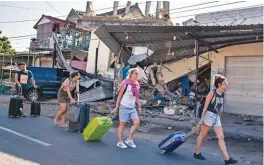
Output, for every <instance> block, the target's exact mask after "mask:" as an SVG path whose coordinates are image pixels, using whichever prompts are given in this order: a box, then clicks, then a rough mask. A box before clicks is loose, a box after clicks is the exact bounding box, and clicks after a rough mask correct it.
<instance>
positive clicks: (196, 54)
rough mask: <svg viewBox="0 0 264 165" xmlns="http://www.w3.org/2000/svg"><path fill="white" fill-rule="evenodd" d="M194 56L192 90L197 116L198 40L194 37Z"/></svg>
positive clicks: (196, 114)
mask: <svg viewBox="0 0 264 165" xmlns="http://www.w3.org/2000/svg"><path fill="white" fill-rule="evenodd" d="M194 45H195V56H196V69H195V83H194V91H195V97H194V98H195V116H196V117H198V115H199V112H198V111H197V102H198V99H197V89H198V82H197V81H198V73H199V40H197V39H195V41H194Z"/></svg>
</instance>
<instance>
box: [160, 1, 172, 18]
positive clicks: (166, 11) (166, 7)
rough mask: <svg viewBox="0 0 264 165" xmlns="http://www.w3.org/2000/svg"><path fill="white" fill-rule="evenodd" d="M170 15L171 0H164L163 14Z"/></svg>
mask: <svg viewBox="0 0 264 165" xmlns="http://www.w3.org/2000/svg"><path fill="white" fill-rule="evenodd" d="M169 15H170V2H169V1H163V16H162V17H164V16H169Z"/></svg>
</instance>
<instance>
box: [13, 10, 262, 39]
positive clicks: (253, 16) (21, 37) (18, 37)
mask: <svg viewBox="0 0 264 165" xmlns="http://www.w3.org/2000/svg"><path fill="white" fill-rule="evenodd" d="M187 16H193V15H186V16H180V17H187ZM261 16H264V15H252V16H250V17H246V18H256V17H261ZM174 18H178V17H174ZM174 18H172V19H174ZM233 20H234V19H226V20H221V21H212V22H206V23H204V22H199V24H200V25H201V24H202V25H203V24H208V23H217V22H225V21H233ZM43 34H52V33H41V34H32V35H25V36H15V37H10V38H8V39H9V40H24V39H31V37H30V38H28V37H29V36H36V35H43ZM24 37H26V38H24ZM107 38H108V37H106V38H102V39H107ZM90 40H97V39H90ZM90 40H87V41H90Z"/></svg>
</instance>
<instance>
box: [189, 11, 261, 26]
mask: <svg viewBox="0 0 264 165" xmlns="http://www.w3.org/2000/svg"><path fill="white" fill-rule="evenodd" d="M195 20H196V21H197V22H198V23H197V24H196V23H194V22H193V21H186V22H185V23H186V25H187V26H188V25H189V26H191V25H208V26H212V25H221V26H224V25H251V24H263V6H260V7H252V8H243V9H235V10H222V11H218V12H210V13H204V14H197V15H195Z"/></svg>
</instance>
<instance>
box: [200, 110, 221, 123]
mask: <svg viewBox="0 0 264 165" xmlns="http://www.w3.org/2000/svg"><path fill="white" fill-rule="evenodd" d="M203 123H204V124H205V125H208V126H210V127H213V126H222V124H221V120H220V117H219V115H218V114H215V113H213V112H210V111H207V112H206V114H205V117H204V121H203Z"/></svg>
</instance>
